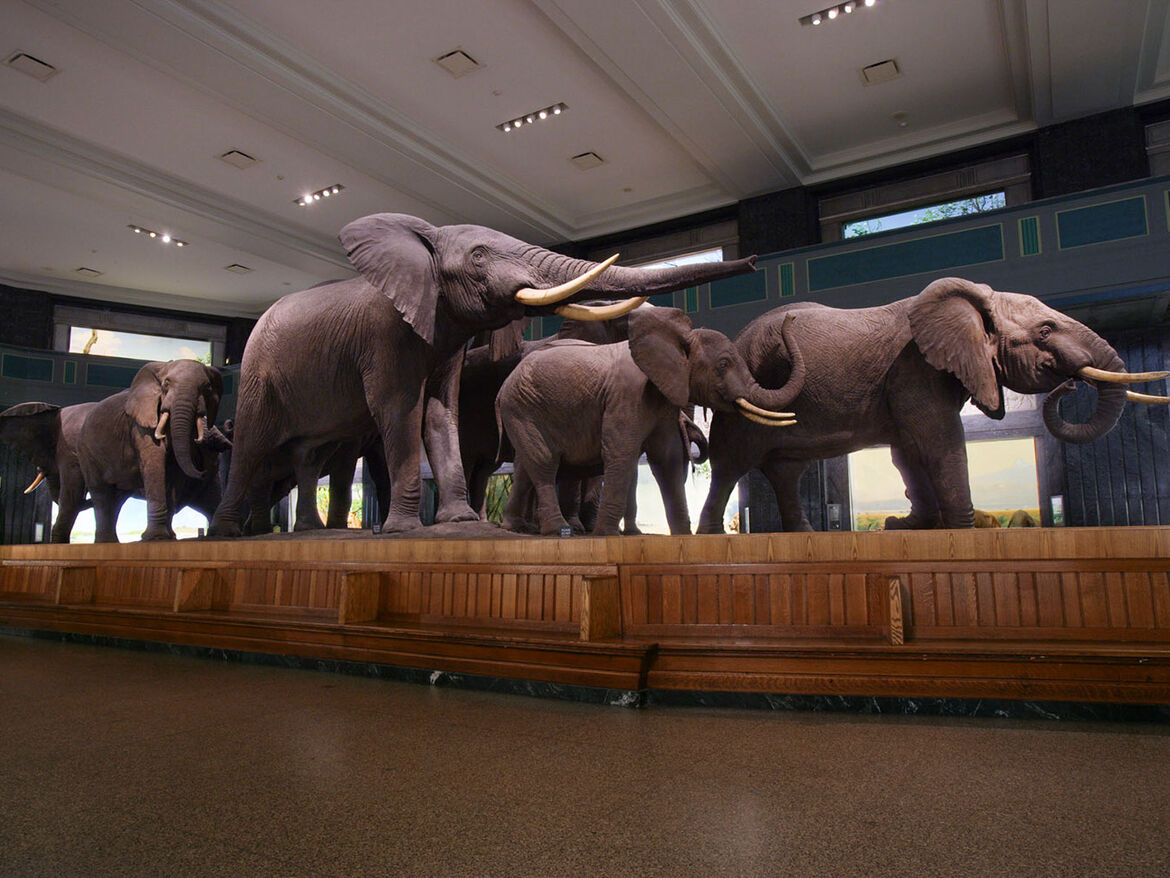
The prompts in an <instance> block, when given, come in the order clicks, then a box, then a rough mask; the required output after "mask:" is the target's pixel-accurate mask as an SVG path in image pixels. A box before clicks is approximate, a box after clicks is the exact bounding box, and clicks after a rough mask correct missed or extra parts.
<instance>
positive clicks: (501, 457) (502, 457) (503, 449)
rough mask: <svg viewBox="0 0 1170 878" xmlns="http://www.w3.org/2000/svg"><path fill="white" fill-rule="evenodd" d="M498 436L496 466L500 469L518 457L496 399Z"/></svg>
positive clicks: (498, 401) (497, 398)
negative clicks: (500, 466) (501, 465)
mask: <svg viewBox="0 0 1170 878" xmlns="http://www.w3.org/2000/svg"><path fill="white" fill-rule="evenodd" d="M496 435H497V436H498V437H499V442H498V443H497V445H496V466H497V467H499V465H500V464H501V463H504V462H505V461H508V460H513V459H514V458H515V457H516V451H515V449H514V448H513V447H512V441H511V440H510V439H509V438H508V431H507V430H505V429H504V415H503V412H501V411H500V400H499V397H496Z"/></svg>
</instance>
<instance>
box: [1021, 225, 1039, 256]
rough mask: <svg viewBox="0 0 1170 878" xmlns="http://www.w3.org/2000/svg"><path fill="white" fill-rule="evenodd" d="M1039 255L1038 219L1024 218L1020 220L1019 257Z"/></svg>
mask: <svg viewBox="0 0 1170 878" xmlns="http://www.w3.org/2000/svg"><path fill="white" fill-rule="evenodd" d="M1039 254H1040V217H1038V216H1026V217H1024V218H1023V219H1021V220H1020V255H1021V256H1038V255H1039Z"/></svg>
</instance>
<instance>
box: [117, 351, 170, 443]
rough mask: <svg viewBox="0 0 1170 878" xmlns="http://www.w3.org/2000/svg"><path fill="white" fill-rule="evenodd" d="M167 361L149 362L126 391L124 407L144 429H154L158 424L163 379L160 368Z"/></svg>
mask: <svg viewBox="0 0 1170 878" xmlns="http://www.w3.org/2000/svg"><path fill="white" fill-rule="evenodd" d="M165 365H166V363H158V362H154V363H147V364H146V365H145V366H143V367H142V368H141V369H139V370H138V374H137V375H135V376H134V380H133V381H132V382H130V389H129V390H127V391H126V404H125V406H124V407H123V408H124V409H125V411H126V414H128V415H129V416H130V417H131V418H133V419H134V423H136V424H137V425H138V426H140V427H142V428H143V429H144V430H153V429H154V428H155V427H157V426H158V401H159V398H160V397H161V396H162V379H161V378H160V377H159V370H160V369H162V368H163V367H164V366H165Z"/></svg>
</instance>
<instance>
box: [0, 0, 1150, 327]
mask: <svg viewBox="0 0 1170 878" xmlns="http://www.w3.org/2000/svg"><path fill="white" fill-rule="evenodd" d="M821 2H822V0H809V2H798V0H425V2H424V0H330V2H316V0H233V2H231V3H222V2H212V0H102V2H93V0H0V23H2V25H3V26H2V27H0V52H2V53H3V59H8V58H11V57H12V56H14V55H16V54H17V53H24V54H26V55H28V56H31V57H32V58H34V59H37V60H39V61H41V62H44V63H46V64H48V65H51V66H52V67H53V68H55V71H56V72H55V73H52V75H50V76H49V77H48V78H47V79H45V80H44V81H40V80H39V79H38V78H35V77H33V76H30V75H28V74H27V73H25V72H21V71H20V70H18V69H15V68H14V67H12V66H8V65H6V66H3V67H0V193H3V195H2V197H0V216H2V217H3V230H4V233H3V235H0V281H2V282H5V283H9V284H12V285H15V286H22V287H29V288H35V289H45V290H50V291H55V292H62V293H68V294H70V295H77V296H83V297H90V298H95V299H108V300H115V301H124V302H136V303H141V304H149V305H155V306H159V307H172V308H181V309H187V310H197V311H203V312H207V313H213V314H238V315H256V314H258V313H260V312H261V311H262V310H263V309H264V308H265V307H266V306H267V305H268V304H269V303H271V302H272V301H274V300H275V299H276V298H279V297H280V296H281V295H283V294H285V293H288V292H291V291H293V290H296V289H300V288H303V287H305V286H308V285H311V284H314V283H317V282H319V281H321V280H324V279H327V278H331V277H339V276H343V275H345V274H348V273H349V266H348V263H347V262H346V259H345V255H344V253H343V252H342V250H341V248H340V246H339V244H338V243H337V240H336V233H337V230H338V229H339V228H340V227H341V226H342V225H344V224H345V223H346V222H348V221H349V220H351V219H353V218H355V217H358V216H361V215H364V214H367V213H374V212H378V211H395V212H404V213H413V214H417V215H419V216H421V217H423V218H425V219H427V220H429V221H431V222H434V223H440V224H442V223H458V222H474V223H482V224H484V225H488V226H493V227H496V228H499V229H501V230H503V231H506V232H509V233H510V234H513V235H516V236H517V237H520V238H524V239H526V240H529V241H532V242H534V243H542V244H555V243H559V242H563V241H567V240H582V239H585V238H589V237H593V236H596V235H600V234H606V233H609V232H614V231H620V230H624V229H629V228H633V227H637V226H641V225H644V224H648V223H653V222H658V221H661V220H667V219H671V218H675V217H678V216H683V215H686V214H691V213H695V212H699V211H703V210H708V209H711V208H717V207H721V206H725V205H728V204H733V203H735V202H736V201H739V200H741V199H743V198H747V197H750V196H753V195H758V194H761V193H765V192H770V191H774V190H778V189H783V188H787V187H791V186H797V185H802V184H812V183H819V182H824V181H827V180H832V179H835V178H839V177H842V176H848V175H853V174H857V173H860V172H864V171H869V170H874V169H877V168H881V167H885V166H890V165H894V164H899V163H902V162H906V161H909V160H912V159H917V158H922V157H926V156H930V155H935V154H939V153H943V152H949V151H952V150H954V149H958V148H962V147H966V146H971V145H975V144H979V143H984V142H988V141H993V140H997V139H1001V138H1004V137H1008V136H1011V135H1014V134H1019V133H1023V132H1027V131H1030V130H1033V129H1035V128H1036V127H1038V126H1042V125H1046V124H1050V123H1052V122H1057V121H1061V120H1065V119H1070V118H1076V117H1079V116H1085V115H1089V114H1092V113H1095V112H1100V111H1104V110H1109V109H1113V108H1117V107H1123V106H1129V105H1132V104H1141V103H1146V102H1149V101H1153V100H1159V99H1162V98H1165V97H1170V39H1168V33H1167V28H1168V27H1170V21H1168V16H1167V12H1168V7H1170V0H876V3H875V5H874V6H873V7H871V8H866V7H865V6H864V0H857V2H856V7H857V8H855V9H854V11H853V12H851V13H849V14H845V13H841V14H839V15H838V16H837V17H836V19H834V20H828V18H827V17H826V18H825V20H824V21H823V22H822V23H821V24H820V25H819V26H812V25H802V24H801V22H800V19H801V18H802V17H805V16H808V15H810V14H812V13H816V12H819V11H822V10H823V9H825V7H823V6H819V5H818V4H819V3H821ZM842 2H843V0H842ZM452 52H461V53H463V55H465V56H467V58H468V59H471V60H470V62H469V61H468V60H467V59H465V58H463V57H460V56H455V60H459V61H461V62H463V69H457V70H456V74H457V75H453V74H452V73H451V72H448V70H447V69H445V68H444V67H443V66H441V65H440V64H439V63H437V61H436V59H440V58H442V57H443V56H446V55H449V54H450V53H452ZM3 59H0V60H3ZM887 61H892V62H893V65H882V66H880V67H876V68H873V69H872V70H871V71H870V77H871V78H874V79H877V80H878V81H876V82H872V83H868V82H867V78H866V75H865V74H864V73H863V71H864V69H865V68H867V67H872V66H873V65H881V64H882V62H887ZM45 72H51V71H45ZM883 73H886V74H892V78H884V77H883V76H882V75H881V74H883ZM557 104H563V105H564V106H565V108H566V109H565V110H564V111H563V112H561V113H559V114H553V113H550V114H549V117H548V118H547V119H544V120H537V121H535V122H533V123H532V124H522V125H521V126H520V127H519V128H518V129H515V130H510V131H503V130H500V128H498V127H497V126H499V125H501V124H503V123H510V122H513V121H515V120H517V119H520V118H523V117H524V116H525V115H527V114H529V113H535V112H536V111H538V110H540V109H542V108H548V107H552V106H554V105H557ZM232 150H237V151H240V152H243V153H245V154H246V155H247V156H250V157H253V158H254V159H255V160H256V161H255V162H254V163H253V164H251V165H249V166H248V167H245V168H238V167H235V166H233V165H231V164H228V163H227V162H226V161H224V160H222V159H221V158H220V156H222V155H223V154H225V153H228V152H229V151H232ZM587 153H593V154H594V155H595V156H596V157H598V158H600V160H601V161H600V163H598V162H597V161H596V160H591V161H590V162H587V163H591V164H593V165H594V167H591V168H588V169H584V170H583V169H581V168H580V167H578V163H576V162H574V161H572V159H573V158H574V157H578V156H582V155H584V154H587ZM333 184H341V185H342V186H344V189H343V190H341V191H340V192H339V193H337V194H336V195H333V194H332V193H331V194H330V196H329V197H324V198H321V199H320V200H318V201H314V202H313V203H312V205H311V206H307V207H306V206H300V205H298V204H297V203H296V201H297V200H298V199H299V198H300V197H301V196H303V195H304V194H305V193H307V192H313V191H319V190H322V189H323V188H325V187H331V186H332V185H333ZM132 226H138V227H141V228H146V229H151V230H156V231H157V232H159V233H160V234H161V233H167V234H170V235H172V236H175V237H177V238H180V239H182V240H184V241H186V242H188V246H186V247H183V248H181V249H180V248H176V247H175V246H174V245H173V244H163V243H161V242H160V239H158V238H156V239H153V240H152V239H150V238H148V237H146V236H144V235H142V234H135V233H134V232H133V231H132V230H131V228H130V227H132ZM228 265H237V266H245V267H246V268H249V269H251V270H250V271H247V272H244V273H238V271H233V272H229V271H227V270H225V267H226V266H228ZM79 268H86V269H90V270H91V272H99V274H96V275H94V274H88V276H87V275H85V274H79V273H78V271H77V269H79Z"/></svg>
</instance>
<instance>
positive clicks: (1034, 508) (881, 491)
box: [849, 437, 1040, 530]
mask: <svg viewBox="0 0 1170 878" xmlns="http://www.w3.org/2000/svg"><path fill="white" fill-rule="evenodd" d="M967 466H968V469H969V472H970V478H971V501H972V503H974V505H975V508H976V509H981V510H983V511H984V512H987V513H990V514H991V515H993V516H995V518H996V519H997V520H998V521H999V523H1000V525H1001V526H1006V525H1007V523H1008V522H1009V521H1010V520H1011V518H1012V516H1013V515H1014V514H1015V513H1016V511H1017V510H1021V509H1022V510H1023V511H1024V512H1027V513H1028V514H1029V515H1030V516H1032V518H1033V519H1034V520H1036V521H1039V520H1040V480H1039V474H1038V471H1037V468H1036V440H1035V439H1033V438H1031V437H1026V438H1020V439H985V440H975V441H971V442H968V443H967ZM849 486H850V492H851V494H852V500H853V503H852V505H853V529H854V530H878V529H880V528H882V527H883V526H884V525H885V521H886V516H889V515H898V516H902V515H906V514H907V513H908V512H909V511H910V501H909V500H907V499H906V493H905V485H904V484H903V482H902V476H901V475H900V474H899V473H898V470H897V468H896V467H895V466H894V464H893V462H892V461H891V460H890V450H889V448H884V447H882V448H866V449H863V450H862V451H855V452H854V453H853V454H850V455H849Z"/></svg>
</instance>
